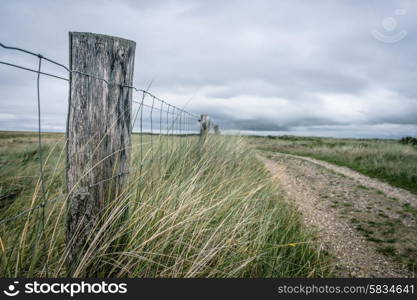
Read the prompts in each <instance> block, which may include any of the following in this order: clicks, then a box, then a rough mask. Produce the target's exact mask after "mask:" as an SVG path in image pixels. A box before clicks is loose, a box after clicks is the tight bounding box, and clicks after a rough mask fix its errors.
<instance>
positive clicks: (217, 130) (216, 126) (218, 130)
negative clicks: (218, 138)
mask: <svg viewBox="0 0 417 300" xmlns="http://www.w3.org/2000/svg"><path fill="white" fill-rule="evenodd" d="M213 129H214V134H216V135H219V134H220V127H219V125H217V124H215V125H214V126H213Z"/></svg>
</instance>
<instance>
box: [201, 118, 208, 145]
mask: <svg viewBox="0 0 417 300" xmlns="http://www.w3.org/2000/svg"><path fill="white" fill-rule="evenodd" d="M199 122H200V141H202V142H204V141H205V140H206V138H207V135H208V132H209V129H210V120H209V117H208V116H207V115H201V117H200V120H199Z"/></svg>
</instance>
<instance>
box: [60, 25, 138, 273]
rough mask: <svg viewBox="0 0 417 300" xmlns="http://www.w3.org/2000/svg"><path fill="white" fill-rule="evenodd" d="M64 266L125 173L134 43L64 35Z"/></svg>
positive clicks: (75, 255)
mask: <svg viewBox="0 0 417 300" xmlns="http://www.w3.org/2000/svg"><path fill="white" fill-rule="evenodd" d="M69 45H70V48H69V50H70V51H69V54H70V55H69V59H70V62H69V65H70V69H71V72H70V92H69V109H68V119H67V138H68V142H67V170H66V171H67V172H66V175H67V189H68V193H69V196H68V215H67V242H68V247H69V252H68V265H69V266H70V267H74V266H76V264H77V262H78V259H79V257H80V255H82V249H83V248H84V247H85V246H86V242H87V238H88V236H89V235H90V234H91V231H92V228H93V227H94V226H96V225H97V224H96V221H97V220H98V218H99V217H100V214H101V212H102V211H103V209H104V208H105V206H106V204H108V202H109V201H112V200H114V199H115V198H116V197H117V191H118V190H121V189H122V186H123V184H124V182H125V181H126V176H127V173H128V171H129V159H130V144H131V107H132V90H131V88H129V87H127V86H132V81H133V68H134V57H135V48H136V43H135V42H133V41H129V40H125V39H122V38H117V37H112V36H107V35H100V34H93V33H85V32H70V34H69Z"/></svg>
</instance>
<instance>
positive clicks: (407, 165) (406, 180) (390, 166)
mask: <svg viewBox="0 0 417 300" xmlns="http://www.w3.org/2000/svg"><path fill="white" fill-rule="evenodd" d="M250 141H251V144H253V145H254V146H255V147H256V148H258V149H260V150H266V151H276V152H282V153H290V154H295V155H301V156H308V157H312V158H316V159H320V160H324V161H328V162H331V163H334V164H337V165H341V166H346V167H349V168H351V169H353V170H356V171H358V172H360V173H363V174H365V175H368V176H370V177H374V178H378V179H380V180H382V181H385V182H387V183H389V184H392V185H394V186H397V187H401V188H404V189H407V190H409V191H411V192H412V193H414V194H417V148H416V147H415V146H412V145H403V144H400V143H399V142H398V141H395V140H367V139H333V138H319V137H295V136H281V137H256V138H255V137H252V138H251V139H250Z"/></svg>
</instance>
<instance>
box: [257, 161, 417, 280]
mask: <svg viewBox="0 0 417 300" xmlns="http://www.w3.org/2000/svg"><path fill="white" fill-rule="evenodd" d="M259 159H260V160H261V161H263V162H264V164H265V166H266V167H267V168H268V170H270V172H271V174H272V175H273V178H274V179H276V181H277V183H278V184H280V185H282V187H283V189H284V190H285V191H286V193H287V199H288V200H289V201H292V202H294V203H295V204H296V205H297V207H298V208H299V210H300V211H301V213H302V215H303V219H304V222H305V223H306V224H307V225H308V226H310V227H314V228H315V229H317V230H318V234H319V239H320V243H321V246H322V247H323V249H324V250H326V251H327V252H328V253H329V254H330V256H331V257H332V258H333V261H334V272H335V275H336V276H338V277H415V276H416V271H417V265H416V263H417V197H416V196H415V195H413V194H412V193H410V192H408V191H405V190H402V189H400V188H395V187H392V186H390V185H388V184H386V183H383V182H380V181H378V180H375V179H372V178H369V177H367V176H364V175H362V174H359V173H357V172H355V171H353V170H351V169H348V168H345V167H339V166H336V165H332V164H329V163H327V162H323V161H318V160H315V159H311V158H307V157H299V156H294V155H289V154H280V153H274V154H265V153H262V155H261V154H260V155H259Z"/></svg>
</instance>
